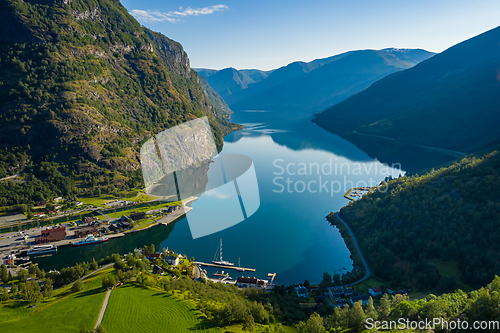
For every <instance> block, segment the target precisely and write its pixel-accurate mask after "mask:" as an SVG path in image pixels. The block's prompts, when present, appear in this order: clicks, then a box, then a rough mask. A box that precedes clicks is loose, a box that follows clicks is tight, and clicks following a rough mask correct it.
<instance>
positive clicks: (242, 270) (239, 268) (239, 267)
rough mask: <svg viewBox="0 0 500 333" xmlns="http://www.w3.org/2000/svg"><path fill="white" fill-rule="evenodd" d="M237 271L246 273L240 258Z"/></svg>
mask: <svg viewBox="0 0 500 333" xmlns="http://www.w3.org/2000/svg"><path fill="white" fill-rule="evenodd" d="M236 270H237V271H238V272H244V271H245V269H243V268H241V264H240V258H238V268H236Z"/></svg>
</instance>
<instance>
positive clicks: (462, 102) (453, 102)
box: [314, 27, 500, 153]
mask: <svg viewBox="0 0 500 333" xmlns="http://www.w3.org/2000/svg"><path fill="white" fill-rule="evenodd" d="M499 73H500V27H497V28H495V29H492V30H490V31H487V32H485V33H483V34H480V35H478V36H476V37H473V38H471V39H468V40H466V41H464V42H462V43H459V44H457V45H455V46H452V47H451V48H449V49H447V50H446V51H444V52H442V53H440V54H437V55H435V56H434V57H432V58H430V59H427V60H425V61H423V62H421V63H420V64H418V65H416V66H415V67H413V68H410V69H407V70H404V71H401V72H398V73H395V74H392V75H389V76H387V77H386V78H384V79H382V80H380V81H378V82H376V83H374V84H373V85H372V86H371V87H370V88H368V89H366V90H364V91H361V92H359V93H358V94H356V95H354V96H352V97H350V98H349V99H347V100H345V101H343V102H342V103H340V104H338V105H335V106H333V107H332V108H330V109H329V110H326V111H324V112H323V113H321V114H319V115H318V116H317V118H316V119H315V120H314V121H315V122H316V123H317V124H318V125H320V126H322V127H323V128H325V129H327V130H329V131H332V132H334V133H337V134H340V135H343V136H349V137H353V136H354V135H355V133H354V131H356V133H363V134H370V135H378V136H384V137H390V138H393V139H395V140H394V141H395V142H400V143H401V144H411V145H424V146H433V147H438V148H445V149H450V150H457V151H462V152H466V153H470V152H474V151H477V150H479V149H482V148H486V147H488V146H491V145H493V144H496V143H498V142H499V141H500V126H499V125H500V74H499Z"/></svg>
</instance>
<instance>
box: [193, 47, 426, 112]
mask: <svg viewBox="0 0 500 333" xmlns="http://www.w3.org/2000/svg"><path fill="white" fill-rule="evenodd" d="M432 55H433V53H431V52H427V51H425V50H420V49H396V48H389V49H384V50H379V51H376V50H360V51H349V52H345V53H342V54H338V55H335V56H332V57H328V58H323V59H316V60H313V61H311V62H302V61H297V62H293V63H291V64H288V65H287V66H283V67H280V68H278V69H276V70H273V71H266V72H264V71H259V70H240V71H239V70H236V69H234V68H226V69H222V70H220V71H217V70H210V69H195V70H196V71H198V73H199V74H200V75H203V76H205V77H206V78H207V80H208V83H209V84H210V86H212V88H214V90H215V91H217V92H218V93H219V95H220V96H221V97H222V98H223V99H224V100H225V101H226V103H227V104H228V105H229V107H230V108H231V109H233V110H244V109H272V110H306V111H309V112H318V111H322V110H324V109H326V108H327V107H330V106H331V105H334V104H335V103H338V102H340V101H342V100H344V99H345V98H347V97H349V96H350V95H352V94H353V93H356V92H358V91H360V90H362V89H365V88H367V87H368V86H369V85H370V84H372V83H373V82H375V81H377V80H379V79H381V78H383V77H385V76H386V75H388V74H391V73H394V72H396V71H400V70H402V69H406V68H409V67H412V66H414V65H415V64H417V63H419V62H420V61H422V60H424V59H427V58H429V57H431V56H432ZM249 73H252V74H253V75H254V76H250V75H249ZM256 75H258V77H257V78H258V80H256V79H255V76H256Z"/></svg>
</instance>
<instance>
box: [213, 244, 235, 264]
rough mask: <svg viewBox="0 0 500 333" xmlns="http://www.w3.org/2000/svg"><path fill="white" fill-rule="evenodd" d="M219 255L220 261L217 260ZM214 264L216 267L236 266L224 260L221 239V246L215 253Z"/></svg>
mask: <svg viewBox="0 0 500 333" xmlns="http://www.w3.org/2000/svg"><path fill="white" fill-rule="evenodd" d="M217 253H219V260H215V259H216V258H217ZM212 262H213V263H214V264H216V265H221V266H234V263H232V262H229V261H225V260H222V238H221V239H220V245H219V247H218V248H217V250H216V251H215V256H214V260H213V261H212Z"/></svg>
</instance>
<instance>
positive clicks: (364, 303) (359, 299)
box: [351, 295, 370, 305]
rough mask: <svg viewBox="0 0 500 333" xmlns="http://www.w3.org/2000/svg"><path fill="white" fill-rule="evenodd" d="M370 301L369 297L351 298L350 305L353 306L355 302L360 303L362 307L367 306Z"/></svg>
mask: <svg viewBox="0 0 500 333" xmlns="http://www.w3.org/2000/svg"><path fill="white" fill-rule="evenodd" d="M369 300H370V295H361V296H353V297H351V304H352V305H354V304H355V303H356V302H359V301H361V302H362V304H363V305H367V304H368V301H369Z"/></svg>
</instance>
